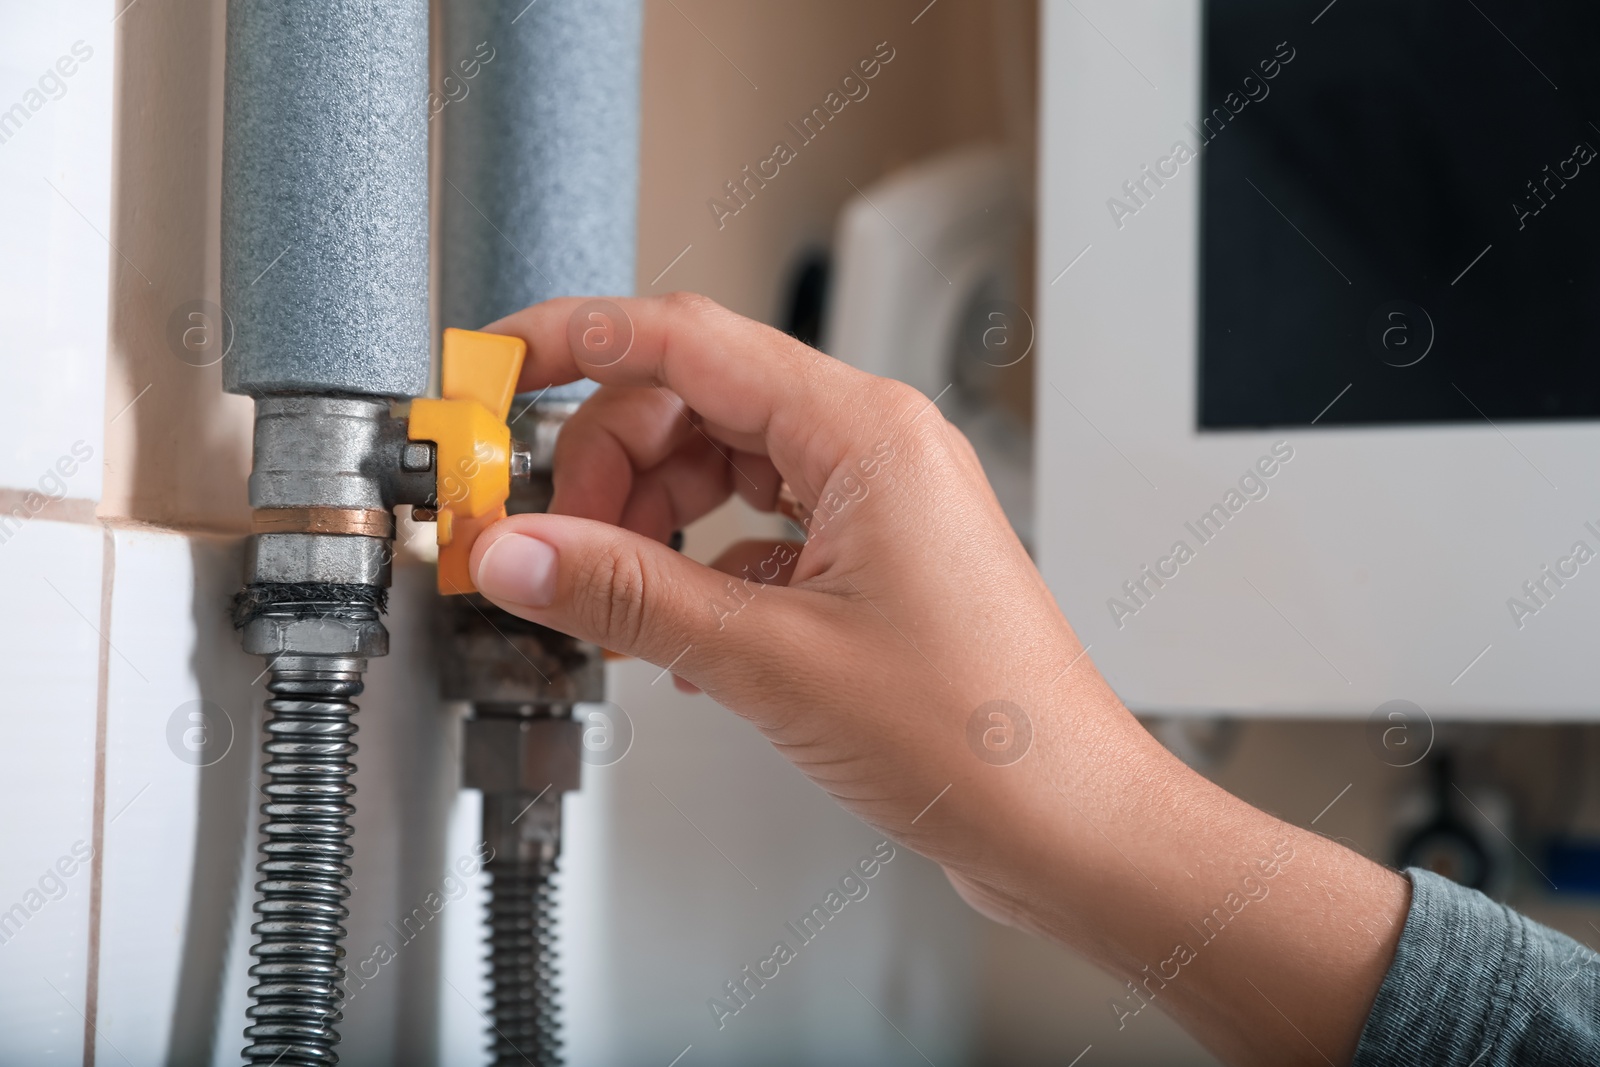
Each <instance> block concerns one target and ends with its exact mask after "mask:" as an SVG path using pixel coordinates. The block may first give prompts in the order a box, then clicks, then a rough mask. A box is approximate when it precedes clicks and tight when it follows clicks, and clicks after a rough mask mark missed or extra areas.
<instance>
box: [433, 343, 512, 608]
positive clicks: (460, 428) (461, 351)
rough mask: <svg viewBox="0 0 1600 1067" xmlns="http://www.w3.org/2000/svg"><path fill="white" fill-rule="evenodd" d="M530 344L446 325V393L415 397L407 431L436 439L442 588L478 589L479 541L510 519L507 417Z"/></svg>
mask: <svg viewBox="0 0 1600 1067" xmlns="http://www.w3.org/2000/svg"><path fill="white" fill-rule="evenodd" d="M527 349H528V346H527V345H526V344H524V343H523V341H522V339H521V338H518V337H505V336H502V335H500V334H494V333H479V332H477V331H476V330H446V331H445V332H444V350H443V352H442V353H441V356H440V362H441V364H442V368H441V369H442V374H441V375H440V377H441V379H442V386H443V387H442V388H441V389H440V392H441V393H443V394H444V395H443V397H442V398H441V399H438V400H434V399H431V398H427V397H424V398H421V399H418V400H413V401H412V402H411V421H410V425H409V428H408V429H407V431H406V435H407V436H408V437H410V438H411V440H413V441H432V442H433V444H434V449H435V456H434V480H435V486H436V489H437V494H438V500H439V505H438V508H437V513H438V520H437V521H438V525H439V530H438V534H439V592H441V593H445V594H453V593H475V592H477V591H478V590H477V587H476V586H475V585H473V584H472V576H471V575H470V574H468V573H467V560H468V558H469V557H470V556H471V555H472V543H473V542H474V541H476V540H477V539H478V535H479V534H480V533H482V532H483V531H484V530H485V529H487V528H488V527H489V526H490V525H491V524H493V523H494V522H496V521H497V520H499V519H503V518H505V517H506V498H507V497H508V496H510V495H511V429H510V427H508V426H507V425H506V416H507V415H508V414H510V412H511V397H512V396H513V395H514V394H515V393H516V391H517V376H518V375H519V374H521V373H522V358H523V356H524V355H525V354H526V353H527Z"/></svg>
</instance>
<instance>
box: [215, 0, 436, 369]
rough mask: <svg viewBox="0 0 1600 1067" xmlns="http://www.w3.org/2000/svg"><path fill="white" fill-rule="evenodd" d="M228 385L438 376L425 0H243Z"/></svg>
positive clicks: (231, 6) (234, 137) (226, 300)
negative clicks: (431, 372) (432, 309)
mask: <svg viewBox="0 0 1600 1067" xmlns="http://www.w3.org/2000/svg"><path fill="white" fill-rule="evenodd" d="M226 93H227V96H226V103H225V106H224V127H223V159H222V297H223V308H224V310H225V311H226V313H227V315H228V317H229V319H230V320H231V323H232V327H233V344H232V348H231V350H230V352H229V354H228V356H227V357H226V358H225V360H224V361H223V379H224V383H225V385H226V388H227V389H228V390H229V391H230V392H235V393H248V394H250V395H252V396H261V395H264V394H270V393H285V392H304V393H323V394H326V393H351V394H365V395H373V396H394V397H401V396H414V395H416V394H418V393H421V392H422V391H423V390H424V389H425V388H426V387H427V383H428V355H429V352H430V346H429V332H428V135H427V129H428V120H427V108H428V103H427V101H428V3H427V0H273V2H271V3H261V2H259V0H229V3H228V53H227V89H226Z"/></svg>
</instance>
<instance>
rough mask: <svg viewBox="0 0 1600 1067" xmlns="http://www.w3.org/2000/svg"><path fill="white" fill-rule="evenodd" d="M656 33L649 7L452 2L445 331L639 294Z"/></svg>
mask: <svg viewBox="0 0 1600 1067" xmlns="http://www.w3.org/2000/svg"><path fill="white" fill-rule="evenodd" d="M643 24H644V14H643V9H642V6H641V2H640V0H539V3H536V4H529V3H528V2H527V0H445V2H444V35H443V40H442V41H441V43H440V49H441V58H442V59H443V63H444V70H445V78H444V80H443V83H442V84H441V86H440V92H439V95H438V96H437V97H435V99H434V103H433V106H434V107H435V108H436V109H438V116H437V121H438V122H440V123H441V124H442V125H443V142H442V143H443V150H444V177H445V181H446V184H445V185H444V187H443V188H441V189H440V190H439V196H440V197H441V198H442V200H441V203H440V209H441V211H442V213H443V238H442V243H441V248H440V284H441V290H442V292H441V304H440V317H441V320H442V322H441V324H442V325H444V326H459V327H463V328H467V329H477V328H479V327H482V326H483V325H485V324H486V323H489V322H492V321H494V320H495V319H498V318H501V317H502V316H505V315H509V314H510V313H511V312H513V311H516V310H518V309H520V308H524V307H526V306H528V305H529V304H532V303H536V302H538V301H540V300H545V299H548V298H549V297H553V296H574V295H591V294H604V295H612V296H616V295H624V294H627V293H631V292H632V291H633V263H634V247H635V220H636V217H637V214H638V198H639V197H638V187H639V54H640V35H641V32H642V28H643ZM486 57H489V58H486ZM469 73H471V75H472V76H471V77H468V74H469Z"/></svg>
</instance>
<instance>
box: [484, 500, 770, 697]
mask: <svg viewBox="0 0 1600 1067" xmlns="http://www.w3.org/2000/svg"><path fill="white" fill-rule="evenodd" d="M788 550H789V551H790V552H791V553H792V552H793V548H792V546H791V547H789V549H788ZM470 568H471V573H472V578H473V581H474V582H476V583H477V585H478V589H479V590H480V591H481V592H482V593H483V595H484V596H486V597H488V598H489V599H490V600H492V601H494V603H495V604H497V605H499V606H500V607H502V608H504V609H505V610H506V611H509V612H511V614H513V615H517V616H520V617H522V618H524V619H528V620H530V621H532V622H537V623H539V624H540V625H543V626H548V627H550V628H551V629H553V630H560V631H561V632H563V633H568V634H571V635H573V636H574V637H577V638H579V639H581V640H584V641H591V642H593V643H595V644H597V645H600V646H601V647H603V648H608V649H610V650H612V651H614V652H622V653H625V654H627V655H630V656H637V657H638V658H640V659H644V660H649V661H650V662H651V663H654V664H656V665H658V666H667V665H669V664H672V665H673V670H674V672H676V673H677V674H679V675H681V676H684V677H688V678H691V679H692V680H695V681H696V682H697V683H701V682H703V681H714V680H713V679H709V678H703V676H702V675H701V671H700V670H698V669H697V665H700V666H709V665H711V664H713V663H716V662H726V661H728V660H729V659H730V657H729V655H728V653H730V652H734V653H735V655H734V656H733V657H731V658H733V659H735V660H736V659H737V649H738V648H746V649H751V648H753V647H755V646H760V645H761V644H762V635H763V634H771V633H773V632H774V628H775V627H778V626H779V625H780V624H779V622H778V620H779V619H781V618H782V617H784V616H786V615H788V614H789V609H790V608H791V605H789V604H787V603H785V602H784V600H783V596H782V594H785V593H787V592H789V590H786V589H782V588H766V587H763V586H761V585H759V584H757V583H754V582H746V581H743V580H741V579H739V578H730V577H729V576H728V575H726V574H722V573H719V572H717V571H714V570H712V569H711V568H709V567H706V566H703V565H702V564H699V563H696V562H694V561H693V560H691V559H688V558H686V557H684V556H683V555H681V554H679V553H677V552H674V551H673V550H672V549H670V548H668V547H667V546H666V545H663V544H661V543H660V542H659V541H653V540H651V539H650V538H647V537H643V536H640V535H639V534H636V533H632V532H630V531H628V530H623V529H620V528H618V527H616V526H612V525H610V524H608V523H603V522H595V521H593V520H590V519H579V518H574V517H573V516H570V515H548V514H532V515H515V516H512V517H511V518H508V519H505V520H502V521H501V522H498V523H496V524H495V525H494V526H491V527H490V528H489V529H488V530H486V531H484V533H483V534H482V535H481V536H480V537H479V538H478V541H477V543H476V544H475V545H474V546H473V549H472V558H471V562H470ZM758 595H759V596H760V598H761V599H762V601H763V603H762V605H761V609H760V610H758V611H751V612H749V613H745V612H744V611H743V610H742V609H743V608H744V606H745V605H746V604H748V603H751V602H752V601H753V600H754V599H755V598H756V597H757V596H758ZM736 615H737V616H739V618H738V620H737V622H735V621H734V618H733V617H734V616H736ZM730 646H731V647H730ZM713 649H715V651H716V654H715V655H712V654H711V653H712V650H713ZM697 653H698V654H697ZM704 687H705V686H704V685H703V684H702V688H704Z"/></svg>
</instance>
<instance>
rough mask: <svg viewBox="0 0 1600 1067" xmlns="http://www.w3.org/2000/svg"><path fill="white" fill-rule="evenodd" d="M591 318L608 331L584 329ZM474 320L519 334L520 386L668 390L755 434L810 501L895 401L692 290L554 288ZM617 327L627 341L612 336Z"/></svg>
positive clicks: (716, 419) (871, 380)
mask: <svg viewBox="0 0 1600 1067" xmlns="http://www.w3.org/2000/svg"><path fill="white" fill-rule="evenodd" d="M592 314H598V315H600V316H601V319H600V320H598V321H597V320H595V319H593V318H590V317H588V316H590V315H592ZM619 316H620V319H621V321H610V320H611V319H616V318H618V317H619ZM601 326H604V327H605V328H607V329H609V330H610V331H612V332H611V333H609V334H605V335H600V336H596V335H591V336H590V337H588V338H586V337H585V331H586V330H589V329H591V328H596V327H601ZM485 329H486V330H488V331H489V332H491V333H502V334H509V335H511V336H515V337H520V338H522V339H523V340H524V341H526V342H527V344H528V359H527V362H526V363H525V364H524V366H523V371H522V379H521V381H520V382H519V388H520V389H523V390H529V389H540V388H543V387H544V386H547V385H552V384H561V383H564V382H570V381H575V380H577V379H578V378H584V377H588V378H593V379H595V380H596V381H598V382H602V383H605V384H617V385H634V386H648V385H653V386H659V387H663V388H667V389H670V390H672V391H673V392H674V393H676V394H678V396H680V397H682V398H683V399H684V401H685V402H686V403H687V404H688V405H689V406H690V407H691V408H693V409H694V410H695V411H697V412H699V413H700V414H701V415H702V416H703V417H704V418H705V419H706V420H707V421H709V422H711V423H714V424H716V425H717V426H718V427H722V428H725V429H726V430H728V431H730V432H731V433H734V434H738V435H741V436H743V435H748V436H749V437H751V438H756V439H759V440H761V441H763V442H764V443H765V446H766V452H767V454H768V455H769V456H771V458H772V461H773V463H774V464H776V465H777V467H778V469H779V471H781V472H782V473H783V475H784V477H785V478H788V479H790V481H791V483H794V484H795V487H796V488H797V489H799V488H801V485H802V484H803V485H804V487H805V489H806V490H808V492H807V495H808V496H809V497H810V498H811V499H816V494H817V493H819V492H820V491H821V489H822V487H823V486H824V485H826V483H827V480H828V477H829V475H830V474H831V473H832V472H833V470H834V469H835V468H836V467H837V466H838V465H839V464H840V463H842V462H845V461H846V460H847V459H849V458H851V457H853V456H854V454H855V453H856V452H857V451H859V450H860V449H862V448H866V447H870V445H871V442H870V441H867V440H865V439H864V436H863V435H868V434H870V433H872V427H873V424H874V423H881V420H882V416H883V414H884V411H885V409H886V408H892V407H893V406H894V405H893V404H892V403H887V402H886V398H885V392H884V390H885V389H892V388H896V387H895V386H893V385H892V383H889V382H887V381H886V380H884V379H881V378H875V377H873V376H872V375H870V374H866V373H864V372H862V371H859V370H856V369H855V368H853V367H850V366H848V365H847V364H844V363H841V362H839V361H838V360H836V359H832V358H830V357H829V356H826V355H824V354H823V353H821V352H818V351H817V350H816V349H814V348H811V347H810V346H808V345H805V344H802V343H801V342H799V341H797V340H795V339H794V338H792V337H790V336H788V335H787V334H784V333H780V332H779V331H777V330H774V329H772V328H771V327H770V326H765V325H762V324H761V323H758V322H754V321H752V320H750V319H747V318H744V317H743V316H741V315H736V314H734V313H733V312H731V311H729V310H727V309H726V308H723V307H721V306H720V305H718V304H716V303H715V302H713V301H711V300H708V299H707V298H705V297H703V296H697V295H695V294H691V293H672V294H669V295H667V296H656V297H636V298H633V297H617V298H615V299H610V300H606V301H594V300H587V299H585V298H582V297H564V298H560V299H556V300H547V301H545V302H544V303H542V304H535V305H534V306H533V307H530V308H526V309H524V310H522V311H519V312H517V313H516V314H514V315H510V316H508V317H506V318H504V319H501V320H500V321H499V322H496V323H493V324H492V325H490V326H487V327H485ZM628 334H631V343H628V344H627V345H626V346H623V345H621V344H619V343H618V340H619V338H621V337H623V336H625V335H628ZM591 340H598V341H602V342H603V343H600V344H590V343H586V342H588V341H591ZM618 348H621V349H622V351H621V352H618V351H617V349H618ZM858 438H862V439H861V440H858ZM741 447H745V446H744V445H741Z"/></svg>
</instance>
